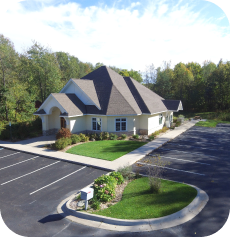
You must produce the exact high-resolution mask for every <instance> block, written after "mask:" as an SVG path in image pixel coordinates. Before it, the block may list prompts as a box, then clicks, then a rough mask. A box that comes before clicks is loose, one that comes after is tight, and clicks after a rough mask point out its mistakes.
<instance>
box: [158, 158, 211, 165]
mask: <svg viewBox="0 0 230 237" xmlns="http://www.w3.org/2000/svg"><path fill="white" fill-rule="evenodd" d="M160 157H163V158H168V159H174V160H182V161H185V162H192V163H198V164H202V165H210V164H207V163H202V162H198V161H191V160H183V159H178V158H173V157H169V156H160Z"/></svg>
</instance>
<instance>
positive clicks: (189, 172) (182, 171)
mask: <svg viewBox="0 0 230 237" xmlns="http://www.w3.org/2000/svg"><path fill="white" fill-rule="evenodd" d="M137 164H141V165H150V166H157V165H151V164H146V163H142V162H137ZM164 169H170V170H176V171H181V172H186V173H190V174H197V175H203V176H205V174H200V173H195V172H191V171H186V170H178V169H173V168H169V167H164Z"/></svg>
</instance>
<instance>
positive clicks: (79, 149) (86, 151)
mask: <svg viewBox="0 0 230 237" xmlns="http://www.w3.org/2000/svg"><path fill="white" fill-rule="evenodd" d="M146 143H147V142H139V141H120V140H115V141H114V140H106V141H95V142H87V143H83V144H80V145H77V146H74V147H72V148H70V149H69V150H67V151H66V152H67V153H71V154H75V155H82V156H88V157H93V158H98V159H103V160H109V161H113V160H116V159H117V158H119V157H121V156H123V155H125V154H127V153H129V152H131V151H133V150H135V149H137V148H139V147H141V146H143V145H145V144H146Z"/></svg>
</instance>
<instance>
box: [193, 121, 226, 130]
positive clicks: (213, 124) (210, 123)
mask: <svg viewBox="0 0 230 237" xmlns="http://www.w3.org/2000/svg"><path fill="white" fill-rule="evenodd" d="M218 123H230V122H228V121H220V120H210V119H208V120H207V121H200V122H198V123H196V126H201V127H210V128H215V127H216V125H217V124H218Z"/></svg>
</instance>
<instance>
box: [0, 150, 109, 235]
mask: <svg viewBox="0 0 230 237" xmlns="http://www.w3.org/2000/svg"><path fill="white" fill-rule="evenodd" d="M105 173H107V171H103V170H99V169H94V168H89V167H86V166H81V165H77V164H73V163H68V162H63V161H59V160H55V159H48V158H45V157H41V156H36V155H32V154H26V153H23V152H19V151H13V150H8V149H1V150H0V207H1V214H2V217H3V220H4V222H5V223H6V225H7V226H8V227H9V228H10V229H11V230H12V231H14V232H15V233H17V234H19V235H22V236H54V235H55V234H57V233H58V232H60V230H62V229H63V226H65V225H67V224H68V221H66V220H62V219H63V217H61V216H60V215H58V214H57V212H56V207H57V205H58V204H59V203H60V202H61V201H62V200H63V199H64V198H65V197H68V196H69V195H71V194H73V193H74V192H76V191H78V190H80V189H82V188H83V187H85V186H87V185H89V184H90V183H92V182H93V180H94V179H95V178H97V177H99V176H100V175H102V174H105ZM61 236H62V235H61Z"/></svg>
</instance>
